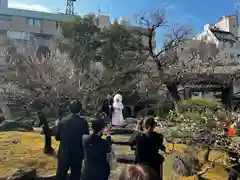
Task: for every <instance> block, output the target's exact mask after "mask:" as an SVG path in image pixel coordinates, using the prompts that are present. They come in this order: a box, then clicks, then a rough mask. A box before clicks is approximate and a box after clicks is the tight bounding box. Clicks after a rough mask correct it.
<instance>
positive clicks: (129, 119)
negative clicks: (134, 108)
mask: <svg viewBox="0 0 240 180" xmlns="http://www.w3.org/2000/svg"><path fill="white" fill-rule="evenodd" d="M125 121H126V123H127V124H135V125H136V124H137V121H138V120H137V119H135V118H131V117H128V118H126V119H125Z"/></svg>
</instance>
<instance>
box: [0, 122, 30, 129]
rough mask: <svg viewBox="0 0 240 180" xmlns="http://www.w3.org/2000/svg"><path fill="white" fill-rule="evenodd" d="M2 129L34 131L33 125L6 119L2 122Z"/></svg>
mask: <svg viewBox="0 0 240 180" xmlns="http://www.w3.org/2000/svg"><path fill="white" fill-rule="evenodd" d="M0 131H33V127H32V126H31V125H29V124H27V123H24V122H18V121H13V120H5V121H3V122H2V123H1V124H0Z"/></svg>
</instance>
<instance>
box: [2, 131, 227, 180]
mask: <svg viewBox="0 0 240 180" xmlns="http://www.w3.org/2000/svg"><path fill="white" fill-rule="evenodd" d="M127 138H128V137H127V136H114V137H113V139H118V140H119V139H127ZM43 142H44V141H43V137H42V136H41V135H39V133H38V132H31V133H26V132H3V133H0V162H1V164H0V177H5V176H8V175H10V174H12V173H13V172H15V171H16V170H17V169H18V168H21V167H36V168H37V170H38V173H39V175H42V176H48V175H53V174H55V171H56V164H57V161H56V158H55V157H50V156H47V155H44V154H43V151H42V147H43ZM169 146H170V145H169ZM53 147H54V148H55V149H56V150H57V147H58V143H57V142H56V141H54V139H53ZM114 148H115V150H116V152H117V153H118V154H132V151H131V150H130V148H129V147H122V146H121V147H120V146H115V147H114ZM186 148H187V147H186V146H185V145H182V144H177V145H175V149H176V153H182V152H183V151H184V149H186ZM202 153H203V152H202ZM202 153H200V155H199V156H200V159H201V158H202ZM219 155H221V153H220V152H215V151H214V152H212V153H211V154H210V159H213V158H215V157H218V156H219ZM172 160H173V157H172V156H171V155H169V156H168V157H167V158H166V160H165V163H164V180H176V179H178V180H194V177H181V178H171V175H172V174H173V173H172V172H173V170H172ZM123 167H124V165H119V167H118V168H117V170H115V171H114V172H112V174H111V177H112V179H117V178H116V177H117V175H118V174H119V173H120V172H121V170H122V169H123ZM203 177H204V178H206V179H209V180H223V179H226V177H227V172H226V171H225V170H224V169H223V167H221V166H220V165H217V166H216V167H215V168H214V169H212V170H210V171H209V172H208V173H206V174H205V175H204V176H203Z"/></svg>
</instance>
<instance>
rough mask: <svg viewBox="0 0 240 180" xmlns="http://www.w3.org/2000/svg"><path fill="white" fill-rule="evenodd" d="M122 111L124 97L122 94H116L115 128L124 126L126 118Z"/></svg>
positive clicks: (113, 123) (114, 99)
mask: <svg viewBox="0 0 240 180" xmlns="http://www.w3.org/2000/svg"><path fill="white" fill-rule="evenodd" d="M117 99H118V100H119V101H118V102H117ZM122 111H123V104H122V96H121V95H120V94H116V95H115V96H114V98H113V115H112V125H113V126H122V125H124V118H123V113H122Z"/></svg>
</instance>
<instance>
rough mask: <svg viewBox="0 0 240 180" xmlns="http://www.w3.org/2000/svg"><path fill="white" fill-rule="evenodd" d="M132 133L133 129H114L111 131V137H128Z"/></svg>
mask: <svg viewBox="0 0 240 180" xmlns="http://www.w3.org/2000/svg"><path fill="white" fill-rule="evenodd" d="M133 132H134V129H128V128H116V129H115V128H114V129H111V132H110V133H111V135H121V134H124V135H128V134H132V133H133Z"/></svg>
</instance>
